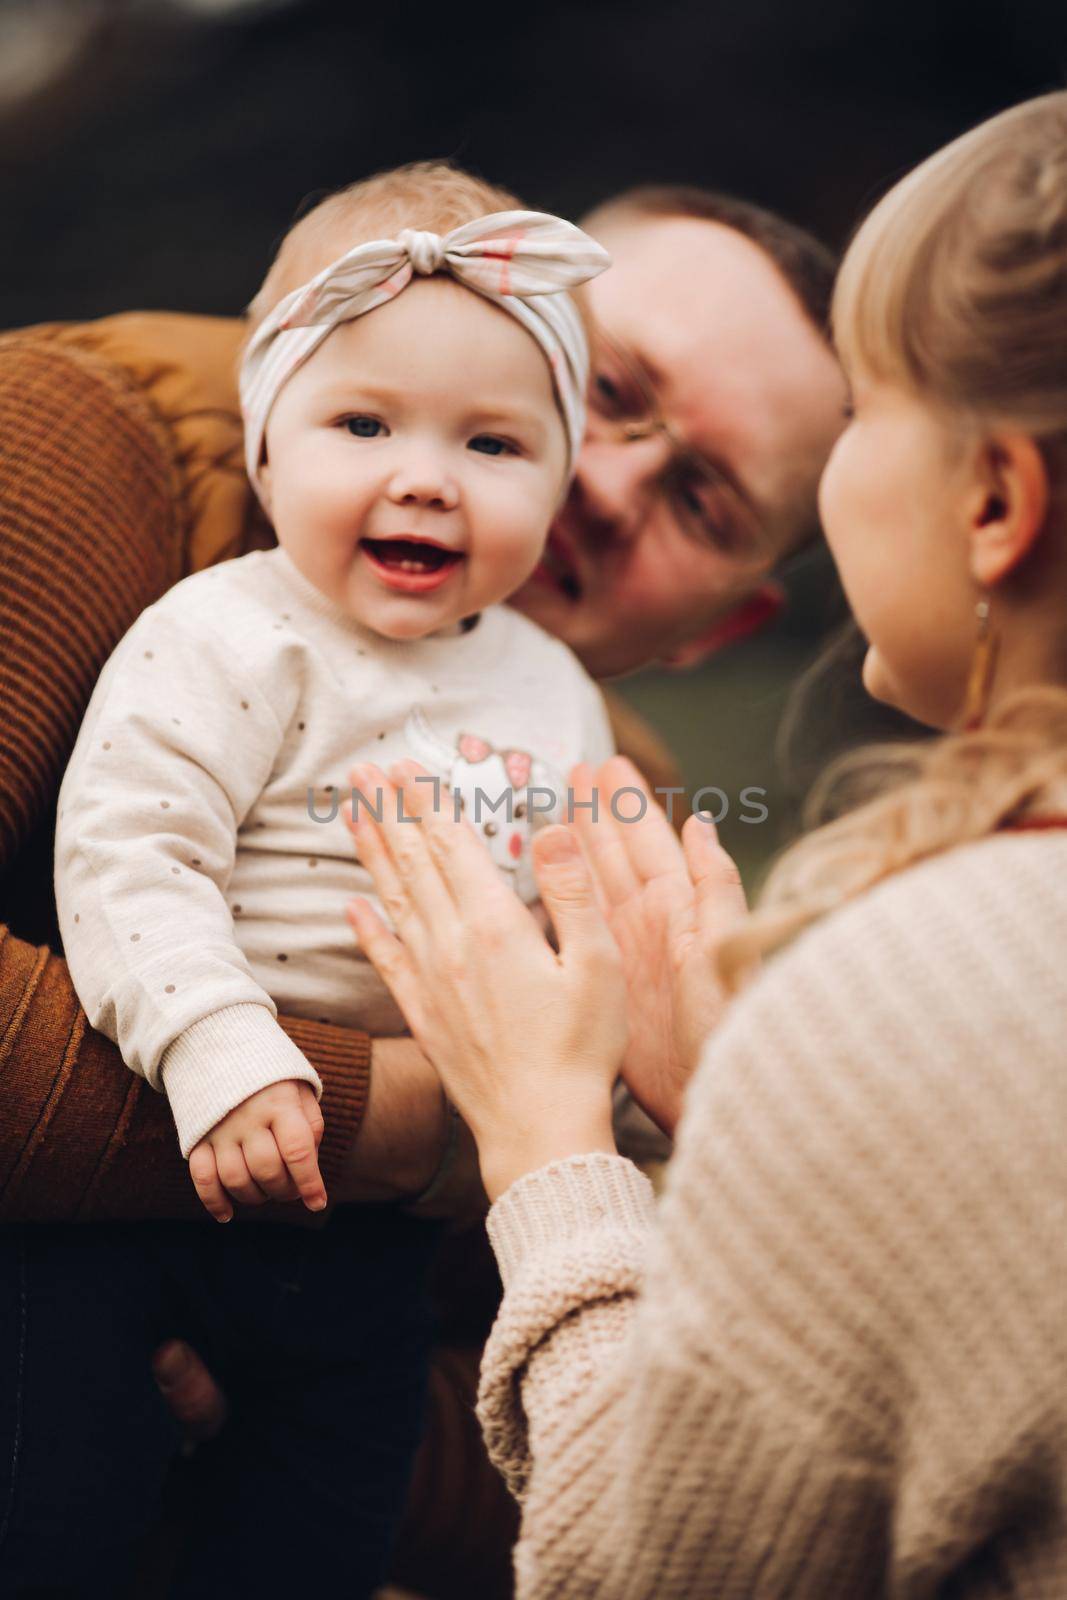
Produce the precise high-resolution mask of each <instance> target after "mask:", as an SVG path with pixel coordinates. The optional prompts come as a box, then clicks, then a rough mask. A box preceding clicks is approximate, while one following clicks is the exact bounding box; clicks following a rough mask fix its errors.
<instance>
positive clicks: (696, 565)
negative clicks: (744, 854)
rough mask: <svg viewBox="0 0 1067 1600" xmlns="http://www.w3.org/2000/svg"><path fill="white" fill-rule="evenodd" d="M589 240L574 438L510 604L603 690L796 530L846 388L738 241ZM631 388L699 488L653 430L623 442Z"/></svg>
mask: <svg viewBox="0 0 1067 1600" xmlns="http://www.w3.org/2000/svg"><path fill="white" fill-rule="evenodd" d="M597 236H598V238H600V240H601V242H602V243H603V244H604V245H605V246H606V247H607V248H608V249H609V250H610V251H611V254H612V256H613V258H614V265H613V266H612V268H611V270H610V271H608V272H606V273H604V275H603V276H602V277H600V278H597V279H595V280H594V281H593V282H592V283H591V284H590V285H589V288H588V291H587V293H588V295H589V301H590V304H591V308H592V313H593V318H594V321H595V322H596V324H597V325H598V327H599V328H601V329H602V330H603V332H604V334H605V337H606V343H605V346H604V348H603V349H602V350H600V351H599V353H598V352H597V350H596V348H594V364H593V373H592V386H591V394H590V427H589V434H588V437H587V440H586V443H585V445H584V447H583V449H582V453H581V456H580V458H579V463H578V471H577V475H576V478H575V481H574V484H573V487H572V489H571V492H570V495H569V496H568V498H567V501H566V503H565V505H564V506H563V508H562V510H561V511H560V513H559V515H558V516H557V518H556V520H555V523H554V525H553V529H552V533H551V535H550V537H549V544H548V549H547V551H546V557H545V559H544V560H543V561H542V563H541V565H540V566H539V567H538V568H537V570H536V571H535V573H534V574H533V576H532V577H531V578H530V579H529V581H528V582H527V583H526V584H524V585H523V587H522V588H521V589H520V590H519V592H518V594H517V595H515V596H514V597H513V603H514V604H516V605H517V606H518V607H519V608H520V610H522V611H524V612H526V614H527V615H528V616H530V617H532V618H533V619H534V621H536V622H538V623H540V624H541V625H542V627H544V628H547V629H548V630H549V631H550V632H552V633H555V634H557V635H558V636H559V637H560V638H561V639H563V640H564V641H565V642H566V643H567V644H569V645H570V646H571V648H572V649H573V650H574V651H575V652H576V653H577V655H578V656H580V657H581V659H582V660H583V661H584V663H585V665H586V666H587V667H588V668H589V669H590V671H592V672H593V673H595V674H597V675H598V676H603V677H607V676H612V675H614V674H617V673H622V672H627V671H630V670H632V669H633V668H635V667H639V666H642V665H644V664H646V663H648V662H650V661H654V660H656V659H657V658H660V657H663V656H665V655H669V654H670V653H671V652H673V651H674V650H676V649H677V648H678V647H679V646H681V645H682V644H684V643H686V642H687V641H690V640H693V639H695V638H697V637H698V636H699V635H700V634H701V633H703V632H704V631H705V630H707V629H708V628H709V627H710V626H711V625H712V624H713V623H714V622H715V620H716V618H718V617H720V616H722V615H723V614H724V613H726V612H727V611H729V610H731V609H733V607H734V606H736V605H737V604H738V603H739V602H740V601H741V600H742V599H743V598H744V597H745V596H746V595H747V594H749V593H750V592H751V591H752V590H754V589H755V588H757V587H758V585H759V584H760V582H761V581H762V580H763V579H764V578H765V577H766V575H767V573H768V572H769V571H770V570H771V569H772V568H773V567H774V566H775V565H776V563H777V562H778V561H780V560H781V558H782V557H783V556H784V555H786V554H788V553H789V551H790V550H792V549H793V548H795V547H796V545H797V544H798V542H799V541H800V540H801V539H802V538H803V537H804V535H805V534H806V533H807V532H808V531H809V530H810V528H811V526H812V524H813V522H814V514H815V490H816V485H817V482H818V477H819V473H820V471H821V470H822V466H823V463H824V462H825V460H826V457H827V455H828V453H829V451H830V448H831V446H832V444H833V441H834V439H835V437H836V435H837V433H838V431H839V429H840V427H841V425H842V407H843V405H844V400H845V387H844V381H843V379H842V377H841V374H840V371H839V368H838V365H837V362H836V360H835V359H834V356H833V354H832V352H831V351H830V349H829V347H828V345H827V344H826V343H825V341H824V340H823V339H822V338H821V337H820V335H819V334H818V333H817V332H816V330H815V329H814V328H813V327H812V325H811V323H810V322H809V321H808V319H807V317H806V316H805V314H804V312H803V311H802V310H801V308H800V305H799V303H798V302H797V300H796V299H795V297H794V295H793V293H792V291H791V290H790V288H789V287H788V285H787V284H786V282H785V280H784V279H783V278H782V277H781V276H780V275H779V273H778V270H777V268H776V267H775V266H774V265H773V264H772V262H771V261H770V260H769V258H768V257H767V256H766V255H765V254H764V253H763V251H762V250H760V249H759V248H758V246H756V245H754V244H753V243H752V242H751V241H750V240H748V239H746V238H745V237H743V235H741V234H739V233H735V232H734V231H733V230H732V229H730V228H726V227H723V226H721V225H720V224H718V223H711V222H703V221H697V220H695V219H692V218H686V217H679V218H673V217H671V218H662V217H646V218H634V217H623V216H620V217H618V218H616V219H610V218H609V219H607V220H606V221H605V224H604V226H603V227H601V228H598V229H597ZM634 373H636V376H637V377H638V379H639V381H640V382H643V384H644V386H645V388H646V391H651V392H652V393H653V394H654V395H655V400H656V403H657V406H658V411H659V414H660V416H661V417H662V419H663V420H664V421H665V422H666V424H667V426H668V428H669V429H670V432H671V434H672V435H673V438H674V440H675V441H677V442H679V443H681V444H682V445H684V446H686V447H688V448H689V449H691V450H694V451H696V452H698V453H699V456H700V457H701V458H702V459H703V460H704V461H706V462H708V463H710V465H711V468H712V469H713V471H712V473H711V474H708V473H707V472H704V473H692V474H691V473H690V472H689V470H688V467H687V465H686V463H685V462H684V461H682V460H680V459H679V457H678V456H677V454H676V451H675V446H674V445H673V444H672V443H671V441H670V440H669V439H668V438H667V436H666V435H665V433H664V432H663V431H654V432H651V433H649V434H648V436H647V437H640V438H633V439H626V438H625V437H624V429H623V425H624V423H625V417H626V415H627V414H629V413H632V411H633V410H634V408H635V407H637V406H639V404H640V398H639V396H638V397H631V396H628V395H627V394H626V393H625V392H624V391H625V389H626V388H627V386H630V387H632V386H633V385H632V375H633V374H634ZM635 431H636V430H635ZM716 480H718V481H716Z"/></svg>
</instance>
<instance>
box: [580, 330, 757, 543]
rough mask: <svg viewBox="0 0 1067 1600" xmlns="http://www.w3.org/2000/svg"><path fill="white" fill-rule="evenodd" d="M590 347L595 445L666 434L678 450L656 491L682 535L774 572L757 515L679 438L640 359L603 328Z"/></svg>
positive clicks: (725, 478) (673, 449)
mask: <svg viewBox="0 0 1067 1600" xmlns="http://www.w3.org/2000/svg"><path fill="white" fill-rule="evenodd" d="M591 345H592V348H591V357H592V364H591V372H590V383H589V437H590V439H592V440H611V441H614V442H617V443H619V444H633V443H636V442H637V441H639V440H642V439H650V438H653V437H654V436H655V435H656V434H660V435H662V437H663V438H664V439H666V440H667V441H668V443H669V444H670V447H671V452H670V457H669V459H668V461H667V464H666V466H665V468H664V470H663V472H662V473H661V474H660V477H659V480H658V485H657V490H658V494H659V496H660V498H661V502H662V506H663V509H664V511H665V512H666V513H667V514H668V515H669V516H670V518H671V520H672V521H673V522H674V524H675V525H676V527H677V528H678V530H679V532H681V533H682V534H683V535H684V536H685V537H686V538H687V539H691V540H693V541H694V542H696V543H698V544H701V545H703V546H705V547H708V548H711V549H715V550H718V551H720V552H721V553H722V554H724V555H727V556H729V557H730V559H731V560H732V561H736V562H737V563H738V564H739V565H741V566H743V567H751V568H752V569H754V570H756V569H759V568H761V567H767V566H769V565H770V564H771V561H772V559H773V552H772V550H771V547H770V542H769V540H768V538H767V535H766V531H765V529H764V528H763V527H762V525H761V523H760V520H759V518H758V516H757V514H756V512H755V510H754V509H753V507H752V506H751V505H750V503H749V502H748V500H747V499H746V497H745V496H744V494H743V493H742V492H741V490H740V489H739V488H738V487H737V486H736V485H735V484H733V483H732V482H731V481H730V479H729V477H728V475H727V474H726V473H724V472H723V471H722V469H721V468H719V467H716V466H715V465H714V464H713V463H712V462H711V461H709V460H707V458H706V457H704V456H702V455H701V454H700V453H699V451H696V450H693V449H692V448H691V447H690V446H689V445H687V444H686V443H685V442H684V441H683V440H681V439H679V438H678V436H677V434H676V433H675V432H674V430H673V428H672V427H671V425H670V423H669V422H668V421H667V419H666V418H665V417H664V415H663V412H662V409H661V407H660V404H659V400H658V399H657V397H656V393H655V391H654V389H653V387H652V384H651V382H650V380H649V378H648V376H647V374H646V373H645V372H644V371H643V370H642V368H641V364H640V362H639V361H638V360H637V358H636V356H634V355H632V354H631V353H630V352H629V351H628V350H627V349H626V348H625V346H623V345H621V344H619V343H618V342H617V341H616V340H615V339H613V338H611V337H610V336H609V335H608V334H606V333H605V332H604V330H603V329H602V328H597V329H596V330H595V331H594V333H593V336H592V341H591Z"/></svg>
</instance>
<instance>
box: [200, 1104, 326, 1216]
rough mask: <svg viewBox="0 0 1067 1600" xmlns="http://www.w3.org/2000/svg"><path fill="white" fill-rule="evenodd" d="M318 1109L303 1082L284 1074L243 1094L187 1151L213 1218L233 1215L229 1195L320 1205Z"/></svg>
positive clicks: (247, 1200)
mask: <svg viewBox="0 0 1067 1600" xmlns="http://www.w3.org/2000/svg"><path fill="white" fill-rule="evenodd" d="M322 1129H323V1121H322V1112H321V1111H320V1110H319V1103H318V1101H317V1100H316V1098H315V1091H314V1089H312V1087H311V1085H310V1084H309V1083H303V1082H299V1081H297V1080H296V1079H292V1078H289V1079H286V1080H285V1082H283V1083H272V1084H269V1085H268V1087H267V1088H266V1089H260V1090H258V1092H257V1093H256V1094H251V1095H249V1097H248V1099H247V1100H242V1101H241V1104H240V1105H239V1106H235V1107H234V1109H233V1110H232V1111H231V1112H230V1113H229V1114H228V1115H227V1116H225V1117H223V1119H222V1121H221V1122H217V1123H216V1124H215V1126H214V1127H213V1128H212V1130H211V1132H210V1133H209V1134H206V1135H205V1137H204V1138H203V1139H201V1141H200V1143H199V1144H198V1145H195V1146H194V1147H193V1149H192V1150H191V1151H190V1153H189V1176H190V1177H191V1178H192V1180H193V1185H194V1187H195V1189H196V1192H197V1194H198V1195H199V1196H200V1198H201V1200H202V1201H203V1202H204V1205H205V1206H206V1207H207V1209H208V1211H210V1213H211V1215H212V1216H213V1217H214V1218H215V1220H216V1221H217V1222H229V1220H230V1218H231V1217H232V1216H233V1205H232V1203H231V1200H240V1201H241V1202H242V1204H244V1205H248V1206H261V1205H263V1204H264V1202H265V1201H267V1200H303V1202H304V1204H305V1205H306V1206H307V1208H308V1210H309V1211H322V1210H323V1209H324V1208H325V1205H326V1186H325V1185H324V1183H323V1181H322V1174H321V1173H320V1171H319V1154H318V1152H319V1141H320V1140H321V1139H322Z"/></svg>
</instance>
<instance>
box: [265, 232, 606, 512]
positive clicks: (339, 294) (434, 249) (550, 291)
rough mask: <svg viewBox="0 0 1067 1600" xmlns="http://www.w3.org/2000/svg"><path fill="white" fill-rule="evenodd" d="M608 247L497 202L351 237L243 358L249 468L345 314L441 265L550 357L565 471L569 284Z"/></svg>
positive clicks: (578, 357)
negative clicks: (483, 212) (480, 211)
mask: <svg viewBox="0 0 1067 1600" xmlns="http://www.w3.org/2000/svg"><path fill="white" fill-rule="evenodd" d="M610 265H611V257H610V256H609V255H608V253H607V251H606V250H604V249H602V248H601V246H600V245H598V244H597V243H596V242H595V241H594V240H593V239H591V238H590V237H589V235H588V234H587V233H583V232H582V230H581V229H580V228H576V227H575V226H574V224H573V223H571V222H565V221H564V220H563V218H562V217H553V216H548V215H547V214H546V213H544V212H541V211H496V212H493V214H492V215H491V216H487V217H479V218H478V219H477V220H476V221H474V222H467V223H465V224H464V225H463V227H461V228H453V230H452V232H451V233H446V234H444V235H443V236H441V235H438V234H436V233H420V232H418V231H417V230H416V229H414V228H405V229H404V230H403V231H402V232H401V233H400V234H398V236H397V237H396V238H395V239H374V240H372V241H371V242H370V243H369V244H361V245H357V246H356V247H355V249H353V250H349V251H348V253H347V254H346V255H343V256H341V257H340V259H339V260H337V261H335V262H333V263H332V265H331V266H328V267H324V268H323V270H322V271H321V272H320V273H318V274H316V276H315V277H314V278H312V279H311V281H310V283H306V284H304V286H303V287H302V288H300V289H294V290H293V292H292V293H291V294H288V295H286V296H285V299H284V300H281V301H279V303H278V304H277V305H276V306H275V307H274V310H273V311H272V312H271V313H270V315H269V316H267V317H266V318H265V319H264V321H263V322H262V323H261V324H260V326H259V327H258V328H257V329H256V332H255V334H254V335H253V337H252V339H251V340H250V341H249V344H248V348H247V350H246V351H245V354H244V359H243V361H242V363H241V382H240V387H241V411H242V413H243V416H244V423H245V462H246V465H247V467H248V476H249V478H250V479H251V481H252V485H253V487H254V488H255V490H256V492H257V494H259V495H260V498H261V499H262V490H261V488H260V483H259V468H260V463H261V461H262V455H263V436H264V434H265V432H266V428H267V418H268V417H269V416H270V412H271V407H272V406H273V405H274V402H275V400H277V398H278V395H279V393H280V392H281V389H282V387H283V385H284V384H286V383H287V382H288V381H289V379H290V378H291V377H292V376H293V373H294V372H296V370H297V368H298V367H301V366H303V364H304V362H305V361H307V359H308V358H309V356H311V355H313V354H314V352H315V351H316V350H317V349H318V348H319V345H320V344H322V342H323V340H324V339H325V338H326V337H327V335H328V334H329V333H331V332H332V331H333V329H334V328H336V327H337V326H338V324H339V323H342V322H350V321H352V320H353V318H355V317H361V316H363V314H364V313H365V312H367V311H373V310H374V308H375V306H380V305H384V304H385V303H386V301H388V300H392V299H394V298H395V296H396V295H398V294H399V293H400V292H401V290H403V289H405V288H406V287H407V285H408V284H409V283H410V282H411V280H412V277H413V276H414V275H415V274H416V273H418V274H419V275H421V276H429V275H430V274H431V273H435V272H447V273H449V274H450V275H451V276H452V277H453V278H455V280H456V282H457V283H461V284H463V285H464V286H465V287H466V288H468V289H473V290H475V291H476V293H478V294H481V295H484V296H485V298H486V299H487V300H491V301H492V302H493V304H494V305H498V306H501V307H502V308H503V309H504V310H505V311H508V312H510V314H511V315H512V316H513V317H515V318H516V320H517V321H519V322H521V323H522V326H523V327H524V328H525V329H526V330H527V332H528V333H531V334H532V335H533V337H534V338H535V339H536V340H537V342H538V344H539V345H540V346H541V349H542V350H543V351H544V352H545V355H546V356H547V357H548V364H549V366H550V367H551V369H552V381H553V384H554V385H555V390H556V396H557V399H558V400H559V406H560V410H561V412H562V414H563V421H564V425H565V427H566V430H567V467H568V474H569V473H571V472H573V470H574V464H575V461H576V459H577V455H578V449H579V446H580V445H581V442H582V435H583V433H584V431H585V390H586V384H587V382H588V378H589V350H588V346H587V344H586V339H585V332H584V329H583V327H582V322H581V318H580V317H579V315H578V311H577V308H576V307H575V304H574V302H573V300H572V299H571V297H570V295H569V294H567V293H566V290H568V289H571V288H573V287H574V286H575V285H576V284H579V283H585V282H586V280H587V279H589V278H595V277H596V275H597V273H599V272H603V271H604V268H605V267H608V266H610Z"/></svg>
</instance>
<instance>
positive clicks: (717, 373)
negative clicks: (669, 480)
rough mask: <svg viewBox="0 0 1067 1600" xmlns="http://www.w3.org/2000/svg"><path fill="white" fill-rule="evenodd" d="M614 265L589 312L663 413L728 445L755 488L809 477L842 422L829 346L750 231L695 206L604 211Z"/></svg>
mask: <svg viewBox="0 0 1067 1600" xmlns="http://www.w3.org/2000/svg"><path fill="white" fill-rule="evenodd" d="M597 231H598V234H599V235H600V236H601V237H602V238H603V242H604V243H605V244H606V246H607V248H608V249H609V250H610V251H611V253H612V257H613V260H614V265H613V266H612V268H611V270H610V271H609V272H606V273H605V274H604V275H603V277H601V278H599V279H597V280H596V281H595V282H594V283H593V284H591V285H590V289H589V293H590V297H591V301H592V306H593V313H594V316H595V317H596V319H597V320H598V321H601V322H602V323H603V325H604V327H605V330H606V332H607V333H608V334H609V335H610V336H612V337H614V338H616V339H619V340H622V341H624V342H625V343H626V345H627V346H628V347H629V348H630V349H631V350H632V351H633V352H634V353H635V355H637V356H638V357H639V358H641V359H642V361H643V362H644V364H645V366H646V368H647V370H648V375H649V377H650V378H651V379H652V381H653V383H654V384H655V387H656V391H657V394H658V396H659V398H660V400H661V403H662V405H663V408H664V411H665V413H666V414H667V417H668V420H669V421H670V422H671V423H672V424H673V425H674V426H675V427H676V429H678V430H679V431H680V432H681V433H683V434H684V436H685V437H686V440H687V442H688V443H690V444H691V445H693V446H694V447H696V448H698V449H700V450H702V451H703V452H705V453H706V454H708V455H710V456H711V457H712V459H715V458H716V457H724V456H725V457H726V458H728V460H729V464H730V465H731V467H733V468H734V469H735V471H736V472H737V473H738V475H739V476H742V477H743V478H744V479H745V480H746V481H747V482H748V484H749V486H750V488H751V490H752V493H753V496H754V498H756V499H757V500H759V501H760V502H762V503H765V504H767V505H772V506H782V505H783V503H784V502H785V501H787V500H790V501H791V500H792V499H793V498H794V497H795V494H796V490H797V484H798V481H802V480H810V479H811V478H812V477H813V476H814V474H815V473H816V472H817V471H818V468H819V465H820V464H821V460H822V458H823V457H824V456H825V455H826V453H827V452H828V450H829V448H830V445H831V443H832V441H833V437H834V433H835V431H836V427H837V426H838V422H839V408H840V402H841V394H842V383H841V379H840V376H839V374H838V370H837V364H836V362H835V360H834V358H833V355H832V353H831V352H830V349H829V346H828V345H827V343H826V342H825V340H824V339H823V338H822V337H821V336H820V334H819V333H818V331H817V330H816V329H815V328H814V327H813V326H812V324H811V322H810V321H809V319H808V318H807V316H806V314H805V313H804V311H803V310H802V308H801V306H800V303H799V301H798V300H797V299H796V297H795V295H794V294H793V291H792V290H791V288H790V287H789V285H788V284H787V283H786V281H785V279H784V278H783V277H782V276H781V274H780V273H779V271H778V269H777V267H776V266H775V264H774V263H773V262H772V261H771V259H770V258H769V257H768V256H767V255H766V253H765V252H764V251H763V250H762V249H760V247H759V246H758V245H755V244H753V242H752V241H751V240H750V239H747V238H745V237H744V235H742V234H739V233H737V232H736V231H735V230H734V229H732V228H727V227H725V226H723V225H722V224H721V223H715V222H707V221H704V220H700V219H697V218H692V217H639V218H633V219H631V218H628V217H620V218H618V219H617V220H615V221H614V222H613V221H612V220H611V219H610V218H608V219H607V220H606V221H605V225H604V227H603V228H602V229H598V230H597Z"/></svg>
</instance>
